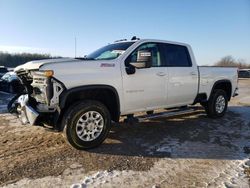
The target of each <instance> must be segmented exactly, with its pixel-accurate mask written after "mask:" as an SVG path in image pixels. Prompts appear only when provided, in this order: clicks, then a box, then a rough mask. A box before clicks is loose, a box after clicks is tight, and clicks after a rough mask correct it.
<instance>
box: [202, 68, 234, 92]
mask: <svg viewBox="0 0 250 188" xmlns="http://www.w3.org/2000/svg"><path fill="white" fill-rule="evenodd" d="M237 70H238V68H237V67H209V66H198V71H199V75H200V81H199V93H206V94H207V96H210V92H211V91H212V87H213V85H214V83H215V82H217V81H219V80H228V81H231V83H232V93H231V96H232V95H233V92H234V91H235V89H236V87H237V81H238V72H237Z"/></svg>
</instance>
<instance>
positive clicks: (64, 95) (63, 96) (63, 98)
mask: <svg viewBox="0 0 250 188" xmlns="http://www.w3.org/2000/svg"><path fill="white" fill-rule="evenodd" d="M91 89H108V90H111V91H112V92H113V93H114V94H115V98H116V99H115V100H116V103H117V106H118V110H119V113H120V98H119V95H118V92H117V90H116V89H115V88H114V87H113V86H110V85H85V86H78V87H74V88H71V89H68V90H67V89H66V90H64V91H63V92H62V94H61V95H60V100H59V101H60V104H59V106H60V108H61V109H63V108H64V107H65V104H66V101H67V99H68V97H69V96H70V95H71V94H73V93H77V92H82V91H86V90H91Z"/></svg>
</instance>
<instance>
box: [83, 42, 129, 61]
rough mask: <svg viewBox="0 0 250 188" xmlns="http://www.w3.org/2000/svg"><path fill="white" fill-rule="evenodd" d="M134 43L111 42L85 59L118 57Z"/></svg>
mask: <svg viewBox="0 0 250 188" xmlns="http://www.w3.org/2000/svg"><path fill="white" fill-rule="evenodd" d="M132 44H134V42H122V43H115V44H109V45H107V46H104V47H102V48H100V49H98V50H96V51H94V52H93V53H91V54H89V55H87V56H86V57H85V58H84V59H89V60H111V59H116V58H117V57H119V56H120V55H121V54H123V53H124V52H125V51H126V50H127V49H128V47H130V46H131V45H132Z"/></svg>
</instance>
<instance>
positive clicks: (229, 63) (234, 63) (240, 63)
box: [215, 55, 250, 68]
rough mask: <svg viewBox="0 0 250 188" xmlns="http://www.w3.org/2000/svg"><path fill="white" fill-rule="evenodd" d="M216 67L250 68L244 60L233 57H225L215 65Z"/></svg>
mask: <svg viewBox="0 0 250 188" xmlns="http://www.w3.org/2000/svg"><path fill="white" fill-rule="evenodd" d="M215 66H221V67H238V68H250V64H247V63H246V61H245V60H244V59H238V60H236V59H235V58H233V57H232V56H230V55H229V56H225V57H223V58H221V60H220V61H218V62H217V63H215Z"/></svg>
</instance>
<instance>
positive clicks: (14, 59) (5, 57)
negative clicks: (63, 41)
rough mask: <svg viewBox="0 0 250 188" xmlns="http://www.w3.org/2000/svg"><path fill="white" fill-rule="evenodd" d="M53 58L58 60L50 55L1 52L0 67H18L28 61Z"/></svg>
mask: <svg viewBox="0 0 250 188" xmlns="http://www.w3.org/2000/svg"><path fill="white" fill-rule="evenodd" d="M51 58H56V57H52V56H51V55H50V54H37V53H34V54H31V53H18V54H10V53H7V52H0V66H5V67H16V66H18V65H21V64H24V63H26V62H28V61H32V60H41V59H51Z"/></svg>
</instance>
